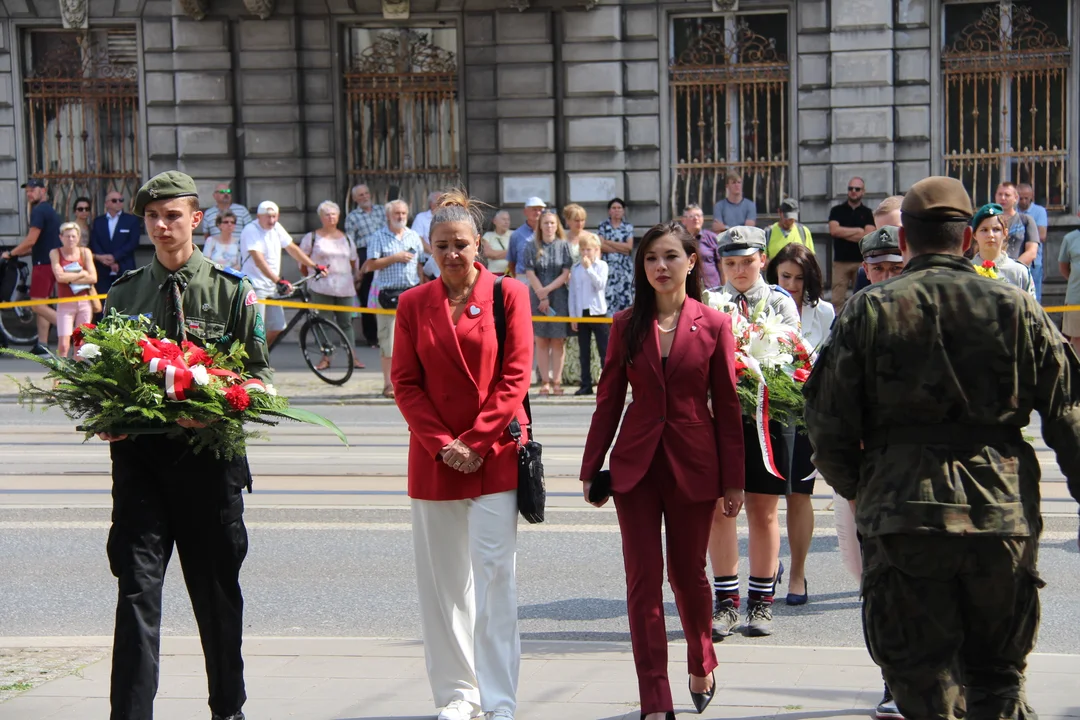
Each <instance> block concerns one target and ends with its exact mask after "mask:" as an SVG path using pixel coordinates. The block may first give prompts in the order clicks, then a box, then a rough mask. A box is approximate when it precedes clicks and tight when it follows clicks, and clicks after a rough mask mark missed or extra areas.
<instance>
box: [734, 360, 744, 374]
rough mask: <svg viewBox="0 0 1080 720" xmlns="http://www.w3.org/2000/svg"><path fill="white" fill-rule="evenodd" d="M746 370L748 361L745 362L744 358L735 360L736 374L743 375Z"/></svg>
mask: <svg viewBox="0 0 1080 720" xmlns="http://www.w3.org/2000/svg"><path fill="white" fill-rule="evenodd" d="M744 370H746V363H744V362H743V361H742V360H736V361H735V374H736V375H741V374H742V373H743V371H744Z"/></svg>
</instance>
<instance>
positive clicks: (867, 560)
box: [805, 177, 1080, 719]
mask: <svg viewBox="0 0 1080 720" xmlns="http://www.w3.org/2000/svg"><path fill="white" fill-rule="evenodd" d="M901 211H902V216H903V226H902V228H901V229H900V234H899V241H900V249H901V252H902V253H903V257H904V260H905V261H906V266H905V268H904V271H903V273H902V274H901V275H900V276H899V277H897V278H894V279H891V280H886V281H885V282H882V283H879V284H876V285H873V286H871V287H870V288H867V289H866V290H864V291H862V292H860V293H858V294H857V295H855V296H854V297H853V298H851V299H850V300H849V301H848V303H847V305H846V307H845V309H844V312H843V313H842V314H841V316H840V317H839V318H838V319H837V321H836V325H835V326H834V328H833V331H832V335H831V336H830V339H829V341H828V342H827V344H826V345H825V347H824V348H823V350H822V352H821V356H820V358H819V360H818V363H817V365H816V366H815V368H814V371H813V373H812V375H811V377H810V379H809V381H807V383H806V386H805V395H806V422H807V427H808V432H809V435H810V439H811V441H812V443H813V445H814V449H815V454H814V464H815V465H816V466H817V467H818V469H819V470H820V471H821V473H822V476H823V477H824V478H826V481H827V482H828V483H829V484H830V485H832V486H833V487H834V488H835V489H836V491H837V492H838V493H839V494H840V495H841V496H842V497H844V498H847V499H849V500H854V501H855V504H856V507H855V510H856V522H857V525H858V529H859V533H860V534H861V536H862V539H863V545H862V555H863V578H862V594H863V623H864V630H865V637H866V642H867V646H868V648H869V650H870V653H871V655H872V656H873V658H874V661H875V662H877V664H878V665H880V666H881V668H882V670H883V673H884V675H885V679H886V681H887V682H888V684H889V687H890V688H891V689H892V691H893V694H894V695H895V697H896V700H897V704H898V706H899V709H900V712H901V713H903V715H904V716H905V717H909V718H920V719H921V718H950V719H951V718H955V717H958V713H961V712H963V708H964V706H965V705H966V710H967V717H969V718H1033V717H1035V715H1034V713H1033V711H1032V709H1031V708H1030V706H1028V704H1027V701H1026V697H1025V694H1024V688H1023V679H1024V670H1025V667H1026V658H1027V655H1028V653H1029V652H1030V651H1031V649H1032V648H1033V647H1034V644H1035V637H1036V631H1037V626H1038V607H1039V598H1038V589H1039V588H1040V587H1042V586H1043V581H1042V580H1041V579H1040V578H1039V575H1038V573H1037V568H1036V556H1037V551H1038V542H1039V535H1040V532H1041V530H1042V517H1041V514H1040V494H1039V477H1040V471H1039V461H1038V459H1037V457H1036V455H1035V451H1034V450H1033V449H1032V447H1031V446H1030V445H1029V444H1028V443H1027V442H1025V441H1024V438H1023V435H1022V432H1021V430H1022V428H1023V427H1025V426H1026V425H1027V424H1028V421H1029V418H1030V415H1031V412H1032V411H1033V410H1034V411H1037V412H1038V413H1039V415H1040V416H1041V419H1042V432H1043V437H1044V439H1045V440H1046V443H1047V445H1049V446H1050V447H1051V448H1052V449H1053V450H1054V452H1055V453H1056V456H1057V462H1058V465H1059V466H1060V467H1061V470H1062V472H1063V473H1064V475H1065V477H1066V480H1067V482H1068V488H1069V491H1070V493H1071V494H1072V496H1073V497H1074V498H1077V499H1078V500H1080V404H1078V403H1080V361H1078V360H1077V356H1076V354H1075V353H1074V352H1073V350H1072V348H1071V347H1070V346H1069V345H1068V344H1067V343H1066V342H1065V340H1064V339H1063V338H1062V336H1061V334H1060V333H1059V332H1058V331H1057V329H1056V328H1055V327H1054V325H1053V323H1052V322H1051V320H1050V318H1049V317H1048V316H1047V314H1046V313H1045V312H1044V311H1043V310H1042V308H1041V307H1040V306H1039V304H1038V303H1037V302H1036V301H1035V299H1034V298H1033V297H1031V295H1030V294H1028V293H1024V292H1022V291H1020V290H1019V289H1017V288H1015V287H1013V286H1012V285H1009V284H1008V283H1004V282H1001V281H1000V280H994V279H991V278H984V277H982V276H980V275H978V274H977V273H976V272H975V270H974V268H972V266H971V264H970V262H968V261H967V260H965V259H964V258H963V253H964V251H965V250H966V249H967V248H968V247H969V246H970V244H971V230H970V228H969V227H968V222H969V220H970V219H971V216H972V212H973V209H972V206H971V201H970V198H969V197H968V194H967V191H966V190H965V189H964V187H963V185H962V184H961V183H960V182H959V181H957V180H954V179H950V178H943V177H932V178H927V179H925V180H922V181H920V182H918V183H916V184H915V185H914V186H912V188H911V190H910V191H909V192H908V194H907V196H906V197H905V198H904V201H903V205H902V208H901ZM861 445H862V447H861Z"/></svg>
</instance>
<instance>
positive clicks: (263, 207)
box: [255, 200, 281, 215]
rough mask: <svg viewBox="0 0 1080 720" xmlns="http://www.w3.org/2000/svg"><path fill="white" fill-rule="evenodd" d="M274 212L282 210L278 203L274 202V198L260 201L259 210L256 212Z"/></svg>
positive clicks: (258, 213)
mask: <svg viewBox="0 0 1080 720" xmlns="http://www.w3.org/2000/svg"><path fill="white" fill-rule="evenodd" d="M272 212H276V213H279V212H281V210H280V209H278V206H277V203H276V202H274V201H273V200H263V201H262V202H261V203H259V207H258V210H257V211H256V212H255V214H256V215H265V214H266V213H272Z"/></svg>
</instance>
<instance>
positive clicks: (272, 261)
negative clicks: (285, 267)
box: [240, 220, 293, 294]
mask: <svg viewBox="0 0 1080 720" xmlns="http://www.w3.org/2000/svg"><path fill="white" fill-rule="evenodd" d="M292 242H293V239H292V236H291V235H289V233H288V232H286V230H285V228H283V227H281V223H274V227H272V228H270V229H269V230H266V229H265V228H263V226H262V225H260V224H259V222H258V221H257V220H256V221H255V222H253V223H251V224H250V225H248V226H247V227H245V228H244V230H243V232H241V233H240V256H241V257H242V258H243V259H244V264H243V266H241V268H240V271H241V272H242V273H244V274H245V275H247V276H248V279H249V280H251V286H252V287H253V288H255V290H256V291H257V292H258V293H263V294H269V293H273V292H274V281H273V280H271V279H270V278H268V277H266V276H265V275H263V273H262V271H261V270H259V266H258V265H256V264H255V261H254V260H252V259H251V251H252V250H255V251H257V252H261V253H262V254H263V257H264V258H265V259H266V264H267V265H269V266H270V270H271V271H272V272H273V273H274V275H276V276H277V277H281V251H282V250H283V249H285V248H287V247H288V246H290V245H292Z"/></svg>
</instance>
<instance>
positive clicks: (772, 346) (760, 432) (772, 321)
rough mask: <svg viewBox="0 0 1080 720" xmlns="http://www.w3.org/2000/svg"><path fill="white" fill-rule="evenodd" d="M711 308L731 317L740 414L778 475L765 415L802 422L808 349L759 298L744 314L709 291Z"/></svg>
mask: <svg viewBox="0 0 1080 720" xmlns="http://www.w3.org/2000/svg"><path fill="white" fill-rule="evenodd" d="M704 302H705V304H706V305H708V306H709V307H711V308H713V309H715V310H719V311H720V312H723V313H727V314H728V315H730V316H731V330H732V332H733V333H734V335H735V373H736V383H737V384H736V390H737V392H738V395H739V402H740V404H741V405H742V411H743V415H744V416H746V417H749V418H753V419H754V421H755V425H756V427H757V436H758V443H759V445H760V446H761V453H762V459H763V460H764V461H765V467H766V468H768V469H769V472H771V473H772V474H773V475H776V476H777V477H782V475H781V474H780V472H778V471H777V469H776V464H775V462H774V461H773V452H772V441H771V439H770V437H769V422H768V421H769V420H777V421H779V422H781V423H783V424H785V425H796V426H802V425H803V406H804V404H805V401H804V399H803V394H802V384H803V383H804V382H806V380H807V378H809V377H810V369H811V367H812V361H813V360H812V351H811V350H810V349H809V348H808V347H807V345H806V341H805V340H804V339H803V338H802V336H801V335H799V331H798V329H797V328H793V327H791V326H790V325H786V324H785V323H784V320H783V318H781V317H780V315H778V314H776V313H775V312H774V311H773V310H772V308H769V307H766V305H765V301H762V302H760V303H759V304H758V305H757V307H755V308H753V309H752V310H751V312H750V317H745V316H743V315H742V313H740V312H739V308H738V306H737V305H736V304H735V301H734V299H733V298H732V296H731V294H730V293H728V292H726V291H723V290H721V291H718V292H707V293H706V297H705V299H704Z"/></svg>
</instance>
